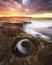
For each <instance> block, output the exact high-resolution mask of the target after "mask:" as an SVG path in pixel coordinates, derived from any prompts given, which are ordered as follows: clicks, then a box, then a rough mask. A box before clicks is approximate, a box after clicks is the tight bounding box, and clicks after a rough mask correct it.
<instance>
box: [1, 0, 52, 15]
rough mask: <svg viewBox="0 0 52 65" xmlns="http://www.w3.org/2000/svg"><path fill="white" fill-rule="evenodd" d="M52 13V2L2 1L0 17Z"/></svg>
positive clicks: (45, 0)
mask: <svg viewBox="0 0 52 65" xmlns="http://www.w3.org/2000/svg"><path fill="white" fill-rule="evenodd" d="M38 13H52V0H0V15H10V14H11V15H19V14H20V15H29V14H31V15H33V14H38Z"/></svg>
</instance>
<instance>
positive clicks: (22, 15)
mask: <svg viewBox="0 0 52 65" xmlns="http://www.w3.org/2000/svg"><path fill="white" fill-rule="evenodd" d="M13 16H16V17H32V18H52V13H42V14H34V15H26V14H16V13H15V14H8V15H0V17H13Z"/></svg>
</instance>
